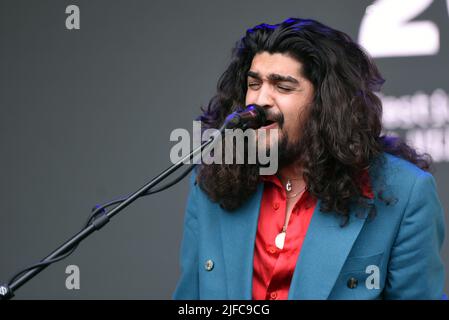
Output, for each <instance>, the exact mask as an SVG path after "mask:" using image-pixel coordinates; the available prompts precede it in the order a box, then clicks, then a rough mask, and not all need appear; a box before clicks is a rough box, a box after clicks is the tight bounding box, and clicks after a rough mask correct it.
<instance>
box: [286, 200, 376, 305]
mask: <svg viewBox="0 0 449 320" xmlns="http://www.w3.org/2000/svg"><path fill="white" fill-rule="evenodd" d="M320 204H321V200H318V202H317V205H316V208H315V211H314V213H313V216H312V220H311V221H310V225H309V228H308V230H307V234H306V237H305V239H304V242H303V245H302V248H301V252H300V255H299V257H298V261H297V263H296V268H295V271H294V274H293V278H292V282H291V285H290V291H289V296H288V298H289V299H316V300H321V299H327V298H328V296H329V294H330V292H331V290H332V288H333V286H334V284H335V282H336V280H337V278H338V276H339V274H340V270H341V268H342V267H343V265H344V263H345V261H346V258H347V256H348V254H349V252H350V251H351V248H352V246H353V244H354V241H355V240H356V239H357V236H358V235H359V233H360V230H361V229H362V227H363V225H364V223H365V220H366V213H367V210H368V208H367V209H365V214H364V215H363V218H357V217H355V216H354V214H353V212H352V213H351V218H350V221H349V223H348V224H347V225H346V226H345V227H343V228H342V227H340V220H339V219H338V218H337V217H336V215H335V214H332V213H323V212H320V210H319V207H320Z"/></svg>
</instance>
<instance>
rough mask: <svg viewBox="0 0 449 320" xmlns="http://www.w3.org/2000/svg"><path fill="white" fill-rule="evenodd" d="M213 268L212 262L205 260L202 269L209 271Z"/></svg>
mask: <svg viewBox="0 0 449 320" xmlns="http://www.w3.org/2000/svg"><path fill="white" fill-rule="evenodd" d="M213 268H214V262H213V261H212V260H210V259H209V260H207V261H206V263H205V264H204V269H206V271H211V270H212V269H213Z"/></svg>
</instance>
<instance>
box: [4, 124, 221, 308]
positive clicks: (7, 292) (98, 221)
mask: <svg viewBox="0 0 449 320" xmlns="http://www.w3.org/2000/svg"><path fill="white" fill-rule="evenodd" d="M227 120H228V119H227ZM228 122H229V121H225V124H223V126H222V127H221V128H220V129H219V130H218V132H219V133H217V134H216V135H214V136H212V137H210V139H209V140H207V141H205V142H203V143H202V144H201V146H199V147H197V148H196V149H194V150H193V151H192V152H191V153H190V154H188V155H187V156H185V157H184V158H182V159H181V160H179V161H178V162H177V163H175V164H174V165H172V166H170V167H169V168H167V169H166V170H164V171H163V172H161V173H160V174H159V175H157V176H156V177H155V178H153V179H152V180H151V181H150V182H148V183H147V184H145V185H144V186H143V187H141V188H140V189H138V190H137V191H135V192H134V193H132V194H131V195H130V196H129V197H128V198H126V200H124V201H123V202H121V203H120V204H119V205H117V206H116V207H114V208H113V209H112V210H111V211H109V212H106V211H103V210H102V212H101V214H99V215H98V217H95V219H94V220H93V221H92V222H91V223H90V224H88V225H87V226H86V227H85V228H84V229H82V230H81V231H80V232H78V233H77V234H75V235H74V236H73V237H72V238H70V239H69V240H67V241H66V242H65V243H63V244H62V245H61V246H60V247H58V248H57V249H56V250H54V251H53V252H52V253H51V254H50V255H48V256H47V257H45V258H44V259H42V260H41V263H42V264H44V265H41V266H36V267H34V268H31V269H30V270H29V271H27V272H26V273H24V274H22V275H21V276H20V277H19V278H18V279H16V280H14V281H13V282H12V283H8V284H3V285H1V286H0V300H9V299H11V298H12V297H14V292H15V291H16V290H17V289H18V288H20V287H21V286H23V285H24V284H25V283H26V282H28V281H29V280H31V279H32V278H33V277H35V276H36V275H37V274H38V273H40V272H41V271H42V270H44V269H45V268H46V267H48V266H49V265H50V264H51V263H50V264H45V262H48V261H51V260H53V259H56V258H58V257H59V256H61V255H63V254H65V253H67V252H68V251H69V250H71V249H72V248H74V247H76V246H77V245H78V244H79V243H80V242H81V241H83V240H84V239H85V238H87V237H88V236H89V235H90V234H92V233H93V232H94V231H96V230H100V229H101V228H102V227H104V226H105V225H106V224H107V223H108V222H109V220H110V219H111V218H112V217H113V216H115V215H116V214H118V213H119V212H120V211H122V210H123V209H125V208H126V207H127V206H129V205H130V204H131V203H133V202H134V201H135V200H137V199H138V198H139V197H141V196H144V195H145V193H147V192H148V191H150V190H151V188H153V187H154V186H156V185H157V184H159V183H160V182H162V181H163V180H164V179H166V178H167V177H168V176H169V175H171V174H172V173H174V172H175V171H176V170H178V169H179V168H180V167H181V166H182V165H183V164H184V162H185V161H186V160H191V159H192V158H193V157H195V156H196V155H197V154H198V153H202V151H203V149H204V148H205V147H207V146H208V145H211V146H212V145H213V144H215V141H216V140H217V139H216V138H220V136H221V133H222V132H223V131H224V129H226V128H227V125H228ZM212 142H213V143H212ZM52 262H56V261H52Z"/></svg>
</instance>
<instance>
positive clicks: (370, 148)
mask: <svg viewBox="0 0 449 320" xmlns="http://www.w3.org/2000/svg"><path fill="white" fill-rule="evenodd" d="M261 52H268V53H284V54H288V55H290V56H292V57H294V58H295V59H297V60H298V61H299V62H301V63H302V65H303V68H302V69H303V70H302V73H303V74H302V76H304V77H305V78H307V79H308V80H309V81H310V82H311V83H312V84H313V86H314V89H315V90H314V99H313V102H312V104H311V105H310V109H309V110H308V115H307V119H306V121H305V123H304V127H303V128H302V130H303V131H302V133H301V134H302V143H301V145H302V150H301V152H300V159H299V160H300V161H299V163H300V164H301V166H302V168H303V178H304V181H305V182H306V184H307V187H308V190H309V192H310V193H311V194H312V195H314V196H315V197H317V198H319V199H321V200H322V202H321V208H320V209H321V211H324V212H330V211H333V212H336V213H337V214H338V215H340V216H341V217H342V218H344V219H343V220H345V221H347V220H348V216H349V211H350V208H349V207H350V205H351V203H353V201H357V202H359V201H360V199H361V198H362V191H361V181H359V179H358V177H360V176H361V174H362V172H363V171H364V170H367V169H369V168H370V165H372V164H373V161H374V160H375V159H378V158H379V156H381V155H382V153H383V152H388V153H391V154H393V155H396V156H399V157H401V158H403V159H406V160H408V161H410V162H411V163H414V164H416V165H417V166H418V167H420V168H421V169H423V170H429V168H430V165H431V158H430V156H429V155H427V154H423V155H421V154H418V153H417V152H416V151H415V150H414V149H413V148H412V147H410V146H408V145H407V144H406V143H405V142H404V141H402V140H401V139H400V138H397V137H388V136H381V131H382V124H381V117H382V103H381V101H380V99H379V98H378V97H377V96H376V95H375V94H374V92H377V91H379V90H380V88H381V86H382V84H383V83H384V81H385V80H384V79H383V78H382V76H381V75H380V72H379V70H378V69H377V67H376V65H375V64H374V62H373V60H372V59H371V58H370V57H369V55H368V54H367V53H366V52H365V51H364V50H363V49H362V48H361V47H360V46H359V45H357V44H356V43H355V42H354V41H353V40H352V39H351V38H350V37H349V36H348V35H347V34H345V33H343V32H341V31H337V30H334V29H332V28H330V27H328V26H325V25H323V24H321V23H319V22H317V21H315V20H311V19H297V18H290V19H287V20H285V21H284V22H282V23H280V24H275V25H269V24H260V25H257V26H256V27H254V28H252V29H249V30H247V32H246V35H245V36H244V37H243V38H242V39H241V40H240V41H238V42H237V44H236V46H235V48H234V49H233V53H232V61H231V63H230V65H229V66H228V68H227V70H226V71H225V72H224V73H223V75H222V76H221V77H220V79H219V82H218V86H217V93H216V95H215V96H214V97H213V98H212V99H211V100H210V102H209V104H208V105H207V107H205V108H202V111H203V114H202V115H201V116H200V118H199V119H200V120H201V121H202V126H203V129H207V128H218V127H220V125H221V124H222V123H223V121H224V119H225V117H226V116H227V115H228V114H229V113H231V112H233V111H235V110H236V109H237V108H239V107H240V106H243V105H244V103H245V95H246V91H247V72H248V70H249V68H250V66H251V62H252V59H253V57H254V56H255V55H256V54H257V53H261ZM197 181H198V182H199V185H200V187H201V188H202V190H203V191H204V192H205V193H206V194H207V195H208V196H209V198H210V199H211V200H212V201H214V202H218V203H219V204H220V205H221V206H222V207H223V208H224V209H227V210H230V211H232V210H234V209H236V208H238V207H240V206H241V205H242V204H243V203H244V202H245V201H246V200H247V199H248V198H249V197H250V196H251V195H252V194H253V193H254V192H255V190H256V189H257V184H258V183H259V182H260V180H259V175H258V167H257V165H249V164H243V165H242V164H232V165H231V164H222V165H218V164H211V165H204V164H202V165H201V166H200V167H199V168H198V175H197Z"/></svg>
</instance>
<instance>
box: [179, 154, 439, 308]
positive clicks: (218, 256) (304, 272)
mask: <svg viewBox="0 0 449 320" xmlns="http://www.w3.org/2000/svg"><path fill="white" fill-rule="evenodd" d="M384 159H385V164H384V165H383V166H382V167H380V166H377V168H376V166H373V168H372V169H370V177H371V184H372V187H373V189H374V190H376V187H379V183H380V181H383V183H384V189H385V192H384V198H385V197H389V196H393V198H395V201H392V202H391V203H390V204H389V205H388V204H386V203H384V202H382V201H381V200H379V199H378V197H377V196H376V197H375V199H373V200H371V201H372V202H371V204H374V205H375V206H376V208H377V214H376V216H375V218H374V219H370V218H366V215H364V217H359V216H356V215H355V214H354V213H355V209H354V210H352V211H351V218H350V221H349V224H348V225H346V226H345V227H343V228H342V227H340V220H339V219H338V218H337V217H336V216H335V215H333V214H330V213H323V212H320V210H319V207H320V203H321V201H320V200H318V203H317V206H316V209H315V211H314V213H313V216H312V220H311V222H310V225H309V229H308V231H307V234H306V238H305V240H304V243H303V246H302V249H301V253H300V255H299V257H298V261H297V264H296V269H295V271H294V274H293V278H292V281H291V285H290V290H289V295H288V298H289V299H441V298H442V296H443V287H444V266H443V263H442V260H441V257H440V248H441V245H442V242H443V239H444V213H443V210H442V207H441V204H440V201H439V199H438V195H437V191H436V186H435V181H434V178H433V177H432V175H430V174H429V173H426V172H424V171H422V170H420V169H419V168H417V167H416V166H414V165H413V164H411V163H409V162H407V161H405V160H402V159H399V158H397V157H394V156H392V155H389V154H386V153H385V154H384ZM194 180H195V174H193V175H192V177H191V180H190V181H191V186H190V188H191V189H190V193H189V197H188V201H187V208H186V211H185V219H184V234H183V240H182V244H181V256H180V265H181V275H180V279H179V281H178V284H177V287H176V290H175V293H174V295H173V297H174V298H175V299H236V300H237V299H238V300H240V299H251V298H252V276H253V254H254V244H255V237H256V231H257V223H258V216H259V209H260V203H261V199H262V193H263V187H264V185H263V183H260V184H259V186H258V189H257V192H255V194H254V195H253V196H252V197H251V198H250V199H249V200H248V201H247V202H246V203H245V204H244V205H243V206H242V207H240V208H239V209H238V210H236V211H233V212H228V211H226V210H224V209H222V208H221V207H220V206H219V205H218V204H216V203H213V202H211V201H210V200H209V198H208V197H207V195H206V194H205V193H204V192H203V191H202V190H201V189H200V188H199V186H198V185H197V184H196V183H194ZM364 210H365V209H364ZM366 210H368V209H366ZM365 213H366V212H365ZM372 266H374V269H373V267H372ZM376 268H377V269H376ZM373 276H374V277H377V278H376V279H377V280H373ZM348 282H350V285H349V284H348ZM369 283H371V285H369ZM372 284H375V285H374V287H373V285H372ZM350 287H352V288H350Z"/></svg>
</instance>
